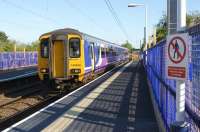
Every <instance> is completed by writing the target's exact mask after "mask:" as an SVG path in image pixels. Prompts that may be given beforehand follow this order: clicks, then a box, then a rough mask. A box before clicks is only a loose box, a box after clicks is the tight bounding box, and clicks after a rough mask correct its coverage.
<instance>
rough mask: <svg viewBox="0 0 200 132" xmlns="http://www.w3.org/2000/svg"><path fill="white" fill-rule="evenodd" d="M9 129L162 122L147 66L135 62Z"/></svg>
mask: <svg viewBox="0 0 200 132" xmlns="http://www.w3.org/2000/svg"><path fill="white" fill-rule="evenodd" d="M102 79H103V80H102ZM100 82H101V83H100ZM102 82H103V83H102ZM6 131H12V132H14V131H16V132H26V131H31V132H35V131H44V132H51V131H67V132H68V131H69V132H71V131H73V132H81V131H83V132H127V131H128V132H130V131H136V132H157V131H158V125H157V122H156V119H155V115H154V111H153V106H152V103H151V99H150V94H149V91H148V85H147V79H146V76H145V72H144V69H143V67H142V66H140V64H138V63H132V62H131V63H128V64H126V65H125V66H123V67H121V68H120V69H119V68H118V69H117V70H113V71H110V72H108V73H106V74H104V75H102V76H101V77H99V78H97V79H95V80H94V81H92V82H90V83H88V84H86V85H85V86H82V87H81V88H79V89H77V90H76V91H74V92H72V93H70V94H69V95H66V96H65V97H63V98H61V99H59V100H57V101H56V102H54V103H52V104H50V105H49V106H47V107H45V108H44V109H42V110H40V111H38V112H36V113H34V114H33V115H31V116H29V117H27V118H25V119H24V120H22V121H20V122H18V123H16V124H14V125H13V126H11V127H10V128H8V129H6V130H4V132H6Z"/></svg>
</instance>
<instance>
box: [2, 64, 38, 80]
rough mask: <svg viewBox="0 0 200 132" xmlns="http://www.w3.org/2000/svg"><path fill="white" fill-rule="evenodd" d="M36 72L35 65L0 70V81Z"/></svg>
mask: <svg viewBox="0 0 200 132" xmlns="http://www.w3.org/2000/svg"><path fill="white" fill-rule="evenodd" d="M35 74H37V67H36V66H31V67H24V68H18V69H13V70H6V71H0V82H5V81H10V80H14V79H18V78H23V77H27V76H32V75H35Z"/></svg>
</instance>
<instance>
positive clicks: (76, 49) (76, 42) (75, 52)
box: [69, 38, 80, 58]
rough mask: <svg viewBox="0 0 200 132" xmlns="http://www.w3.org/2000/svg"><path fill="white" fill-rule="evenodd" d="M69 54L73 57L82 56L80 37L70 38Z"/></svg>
mask: <svg viewBox="0 0 200 132" xmlns="http://www.w3.org/2000/svg"><path fill="white" fill-rule="evenodd" d="M69 54H70V57H71V58H78V57H80V39H79V38H72V39H70V40H69Z"/></svg>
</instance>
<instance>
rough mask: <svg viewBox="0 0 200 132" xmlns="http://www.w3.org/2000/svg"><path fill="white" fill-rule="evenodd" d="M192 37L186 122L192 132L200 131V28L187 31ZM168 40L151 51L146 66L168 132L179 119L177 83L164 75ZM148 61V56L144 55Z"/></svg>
mask: <svg viewBox="0 0 200 132" xmlns="http://www.w3.org/2000/svg"><path fill="white" fill-rule="evenodd" d="M188 32H189V33H190V35H191V36H192V45H191V46H190V53H191V54H190V59H189V60H190V62H189V73H188V74H189V75H188V79H187V81H186V82H185V83H186V113H185V114H186V119H187V121H188V122H189V123H190V131H194V132H199V131H200V25H197V26H195V27H192V28H190V29H189V30H188ZM165 44H166V41H162V42H160V43H158V44H157V45H156V46H155V47H153V48H150V49H148V53H147V58H148V59H147V62H145V59H143V61H144V66H145V68H146V71H147V76H148V79H149V81H150V83H151V86H152V92H153V95H154V100H155V102H156V104H157V106H158V109H159V112H160V115H161V117H162V120H163V123H164V125H165V126H164V127H165V130H166V131H170V126H171V124H172V123H174V122H175V118H176V81H175V80H168V79H167V78H166V76H165V52H164V47H165ZM143 58H145V53H143Z"/></svg>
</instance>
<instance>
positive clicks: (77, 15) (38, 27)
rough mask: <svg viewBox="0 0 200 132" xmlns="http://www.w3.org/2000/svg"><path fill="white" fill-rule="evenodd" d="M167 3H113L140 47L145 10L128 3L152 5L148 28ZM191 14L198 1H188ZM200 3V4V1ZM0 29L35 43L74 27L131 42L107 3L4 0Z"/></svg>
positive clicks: (130, 0) (146, 0)
mask: <svg viewBox="0 0 200 132" xmlns="http://www.w3.org/2000/svg"><path fill="white" fill-rule="evenodd" d="M166 1H167V0H110V2H111V3H112V5H113V7H114V9H115V11H116V12H117V14H118V16H119V18H120V20H121V22H122V23H123V25H124V27H125V29H126V31H127V33H128V36H129V39H130V40H129V41H131V42H132V43H133V44H134V47H137V48H138V47H139V40H140V39H142V37H143V27H144V9H143V8H142V7H137V8H128V7H127V5H128V3H133V2H134V3H145V4H147V5H148V8H149V11H148V15H149V16H148V28H149V33H151V31H152V29H153V26H154V25H155V24H156V23H157V22H158V20H159V18H160V17H161V16H162V14H163V12H165V11H166ZM187 1H188V2H187V3H188V5H187V8H188V11H193V10H200V6H199V1H198V0H187ZM197 1H198V2H197ZM0 12H1V14H0V30H1V31H4V32H6V33H7V34H8V36H9V37H10V38H11V39H15V40H17V41H21V42H25V43H27V42H31V41H34V40H37V39H38V37H39V36H40V35H41V34H42V33H45V32H48V31H51V30H54V29H57V28H65V27H71V28H76V29H78V30H80V31H82V32H85V33H88V34H90V35H93V36H96V37H99V38H103V39H105V40H108V41H112V42H117V43H123V42H125V41H126V40H127V38H126V37H125V36H124V34H123V33H122V32H121V30H120V29H119V27H118V26H117V25H116V23H115V22H114V20H113V18H112V16H111V14H110V12H109V11H108V9H107V6H106V4H105V2H104V0H0Z"/></svg>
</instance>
